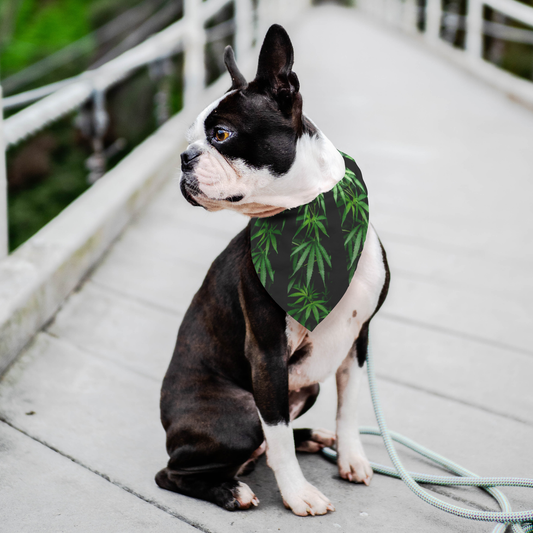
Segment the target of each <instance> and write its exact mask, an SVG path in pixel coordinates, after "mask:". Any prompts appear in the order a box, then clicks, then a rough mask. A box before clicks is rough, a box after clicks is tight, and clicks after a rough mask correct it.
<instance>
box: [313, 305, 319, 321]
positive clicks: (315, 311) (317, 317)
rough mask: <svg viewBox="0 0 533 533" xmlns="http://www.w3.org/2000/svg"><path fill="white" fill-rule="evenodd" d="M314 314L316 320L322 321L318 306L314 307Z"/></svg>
mask: <svg viewBox="0 0 533 533" xmlns="http://www.w3.org/2000/svg"><path fill="white" fill-rule="evenodd" d="M313 315H314V317H315V320H316V321H317V322H320V318H319V316H318V310H317V308H316V307H313Z"/></svg>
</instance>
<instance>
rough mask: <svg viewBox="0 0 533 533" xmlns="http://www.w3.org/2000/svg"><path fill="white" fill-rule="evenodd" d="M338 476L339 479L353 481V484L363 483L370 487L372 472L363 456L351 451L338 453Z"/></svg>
mask: <svg viewBox="0 0 533 533" xmlns="http://www.w3.org/2000/svg"><path fill="white" fill-rule="evenodd" d="M337 465H338V467H339V474H340V476H341V478H343V479H347V480H348V481H353V482H354V483H364V484H365V485H370V481H371V480H372V476H373V475H374V471H373V470H372V467H371V466H370V463H369V462H368V459H367V458H366V457H365V456H364V454H361V453H357V452H356V451H351V452H348V453H343V454H341V453H339V456H338V459H337Z"/></svg>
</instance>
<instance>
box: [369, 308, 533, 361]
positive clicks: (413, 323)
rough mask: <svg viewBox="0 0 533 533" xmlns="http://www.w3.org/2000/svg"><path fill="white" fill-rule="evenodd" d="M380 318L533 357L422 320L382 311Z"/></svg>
mask: <svg viewBox="0 0 533 533" xmlns="http://www.w3.org/2000/svg"><path fill="white" fill-rule="evenodd" d="M379 316H380V317H383V318H386V319H387V320H391V321H394V322H401V323H402V324H409V325H410V326H415V327H419V328H423V329H428V330H432V331H436V332H438V333H443V334H445V335H449V336H450V337H457V338H459V339H464V340H467V341H470V342H477V343H478V344H484V345H488V346H490V347H491V348H501V349H502V350H508V351H510V352H514V353H519V354H521V355H528V356H530V357H531V356H533V351H530V350H526V349H524V348H519V347H518V346H512V345H510V344H505V343H503V342H499V341H494V340H492V339H486V338H484V337H479V336H478V335H470V334H468V333H464V332H462V331H458V330H456V329H451V328H445V327H442V326H437V325H435V324H429V323H428V322H422V321H421V320H416V319H413V318H405V317H403V316H400V315H397V314H394V313H389V312H387V311H381V312H380V314H379Z"/></svg>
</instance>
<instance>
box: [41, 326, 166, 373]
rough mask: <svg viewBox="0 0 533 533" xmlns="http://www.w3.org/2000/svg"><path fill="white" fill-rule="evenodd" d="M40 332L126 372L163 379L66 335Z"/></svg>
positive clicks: (46, 331) (45, 331)
mask: <svg viewBox="0 0 533 533" xmlns="http://www.w3.org/2000/svg"><path fill="white" fill-rule="evenodd" d="M40 333H41V334H43V335H48V336H49V337H52V338H53V339H55V340H56V341H59V342H62V343H64V344H67V345H69V346H71V347H73V348H75V349H76V350H78V351H80V352H82V353H84V354H86V355H89V356H91V357H96V358H97V359H100V360H101V361H106V362H110V363H112V364H114V365H115V366H117V367H119V368H120V369H122V370H127V371H128V372H132V373H133V374H135V375H137V376H139V377H141V378H147V379H149V380H150V381H153V382H154V383H159V382H161V381H162V380H163V376H160V377H156V376H152V375H150V374H146V373H144V372H141V371H140V370H138V369H136V368H134V367H132V366H130V365H128V364H126V363H124V362H123V361H120V360H118V359H115V358H113V357H112V356H109V355H106V354H103V353H100V352H98V351H97V350H91V349H89V348H85V347H83V346H80V345H79V344H77V343H75V342H73V341H72V340H70V339H69V338H67V337H60V336H59V335H56V334H55V333H53V332H51V331H48V330H43V331H41V332H40Z"/></svg>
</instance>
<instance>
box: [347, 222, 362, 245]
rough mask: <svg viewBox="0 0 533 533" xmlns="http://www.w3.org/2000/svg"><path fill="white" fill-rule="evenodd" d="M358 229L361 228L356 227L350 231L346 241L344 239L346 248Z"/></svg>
mask: <svg viewBox="0 0 533 533" xmlns="http://www.w3.org/2000/svg"><path fill="white" fill-rule="evenodd" d="M358 229H359V226H356V227H355V228H354V229H353V230H352V231H350V233H348V236H347V237H346V239H344V246H346V245H347V244H348V243H349V242H350V241H351V240H352V238H353V236H354V235H355V234H356V233H357V230H358Z"/></svg>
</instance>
